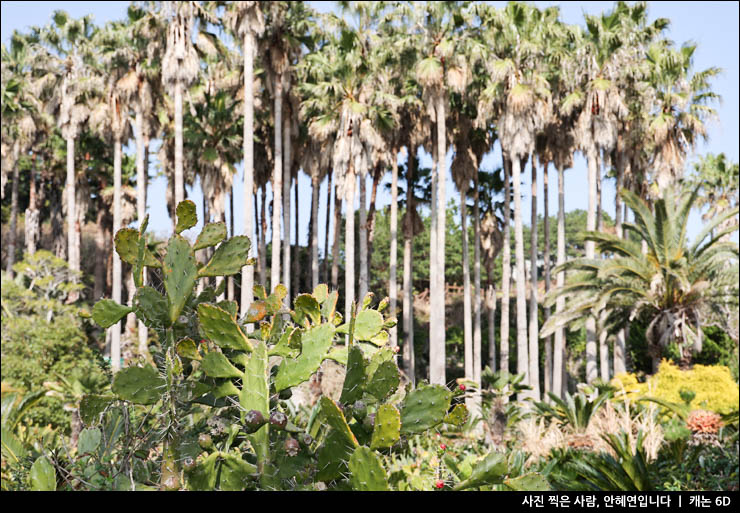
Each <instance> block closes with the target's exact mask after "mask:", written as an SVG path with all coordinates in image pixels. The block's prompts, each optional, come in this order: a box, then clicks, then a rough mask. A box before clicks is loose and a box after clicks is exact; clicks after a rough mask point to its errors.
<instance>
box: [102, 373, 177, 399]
mask: <svg viewBox="0 0 740 513" xmlns="http://www.w3.org/2000/svg"><path fill="white" fill-rule="evenodd" d="M164 386H165V382H164V379H162V378H161V377H160V375H159V374H158V373H157V371H156V370H154V369H153V368H152V367H128V368H126V369H122V370H120V371H119V372H118V373H117V374H116V375H115V377H114V378H113V387H112V389H113V393H114V394H116V395H117V396H118V397H120V398H121V399H124V400H126V401H130V402H132V403H136V404H154V403H156V402H157V400H158V399H159V398H160V397H161V395H162V391H163V389H164Z"/></svg>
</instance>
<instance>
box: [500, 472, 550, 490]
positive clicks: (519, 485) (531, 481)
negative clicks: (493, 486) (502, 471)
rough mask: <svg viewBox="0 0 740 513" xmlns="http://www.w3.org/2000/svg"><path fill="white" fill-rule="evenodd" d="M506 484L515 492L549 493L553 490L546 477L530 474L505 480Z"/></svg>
mask: <svg viewBox="0 0 740 513" xmlns="http://www.w3.org/2000/svg"><path fill="white" fill-rule="evenodd" d="M504 484H505V485H506V486H507V487H509V488H511V489H512V490H514V491H515V492H549V491H551V490H552V487H551V486H550V483H548V482H547V479H545V476H543V475H542V474H540V473H538V472H530V473H529V474H524V475H521V476H519V477H515V478H512V479H504Z"/></svg>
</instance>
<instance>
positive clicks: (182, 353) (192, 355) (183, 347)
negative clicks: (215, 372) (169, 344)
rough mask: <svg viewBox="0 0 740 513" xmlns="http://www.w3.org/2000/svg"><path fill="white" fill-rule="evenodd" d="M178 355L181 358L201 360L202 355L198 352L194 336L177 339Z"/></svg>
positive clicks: (176, 348)
mask: <svg viewBox="0 0 740 513" xmlns="http://www.w3.org/2000/svg"><path fill="white" fill-rule="evenodd" d="M175 350H176V351H177V356H179V357H180V358H188V359H190V360H200V359H201V356H200V354H199V353H198V346H196V345H195V341H194V340H193V339H192V338H189V337H187V338H183V339H182V340H178V341H177V345H176V346H175Z"/></svg>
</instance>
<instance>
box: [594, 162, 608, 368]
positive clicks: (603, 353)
mask: <svg viewBox="0 0 740 513" xmlns="http://www.w3.org/2000/svg"><path fill="white" fill-rule="evenodd" d="M599 160H601V159H599ZM596 229H597V230H598V231H600V232H602V231H603V230H604V216H603V215H602V210H601V163H599V166H598V173H597V175H596ZM597 326H598V330H599V362H600V364H601V365H600V374H601V380H602V381H604V382H607V381H609V348H608V346H607V343H606V337H607V333H606V330H605V329H604V324H603V317H602V318H600V319H599V321H598V324H597Z"/></svg>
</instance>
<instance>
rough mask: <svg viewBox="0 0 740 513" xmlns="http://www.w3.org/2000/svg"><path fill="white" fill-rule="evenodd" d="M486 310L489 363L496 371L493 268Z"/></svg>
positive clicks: (488, 285)
mask: <svg viewBox="0 0 740 513" xmlns="http://www.w3.org/2000/svg"><path fill="white" fill-rule="evenodd" d="M486 289H487V290H486V309H487V311H488V361H489V362H490V364H489V365H490V367H491V370H493V371H495V370H496V326H495V323H496V285H495V283H494V281H493V268H491V269H488V284H487V287H486Z"/></svg>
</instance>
